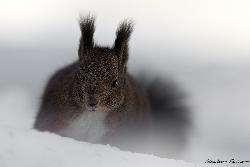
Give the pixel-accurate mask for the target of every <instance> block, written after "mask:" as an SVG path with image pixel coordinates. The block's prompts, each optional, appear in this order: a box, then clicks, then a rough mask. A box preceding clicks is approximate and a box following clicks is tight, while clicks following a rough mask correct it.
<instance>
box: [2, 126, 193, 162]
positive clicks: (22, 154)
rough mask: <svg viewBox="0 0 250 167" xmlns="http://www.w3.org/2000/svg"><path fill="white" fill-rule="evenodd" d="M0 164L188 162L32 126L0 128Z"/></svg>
mask: <svg viewBox="0 0 250 167" xmlns="http://www.w3.org/2000/svg"><path fill="white" fill-rule="evenodd" d="M0 133H1V142H0V166H1V167H20V166H25V167H45V166H46V167H72V166H74V167H77V166H85V167H95V166H96V167H102V166H106V167H117V166H143V167H148V166H157V167H161V166H162V167H166V166H171V167H175V166H180V167H181V166H185V167H194V166H195V165H193V164H191V163H186V162H183V161H176V160H170V159H162V158H158V157H156V156H152V155H143V154H137V153H130V152H124V151H120V150H119V149H117V148H112V147H110V146H104V145H95V144H90V143H86V142H79V141H76V140H73V139H70V138H66V137H61V136H58V135H55V134H50V133H42V132H38V131H35V130H21V129H14V128H6V127H4V128H3V127H1V128H0Z"/></svg>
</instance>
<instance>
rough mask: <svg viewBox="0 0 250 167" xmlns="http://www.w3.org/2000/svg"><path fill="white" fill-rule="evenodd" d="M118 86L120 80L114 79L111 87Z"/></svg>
mask: <svg viewBox="0 0 250 167" xmlns="http://www.w3.org/2000/svg"><path fill="white" fill-rule="evenodd" d="M117 86H118V81H117V80H114V81H113V83H112V85H111V87H112V88H114V87H117Z"/></svg>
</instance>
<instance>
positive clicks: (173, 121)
mask: <svg viewBox="0 0 250 167" xmlns="http://www.w3.org/2000/svg"><path fill="white" fill-rule="evenodd" d="M150 78H151V77H149V76H145V75H144V76H143V77H142V76H141V77H140V79H139V80H140V82H141V83H142V84H143V85H144V89H145V91H146V93H147V95H148V97H149V99H150V103H151V107H152V114H151V115H152V121H153V136H154V138H155V139H156V141H157V144H158V146H159V148H161V149H162V150H157V151H158V152H159V151H162V154H167V155H168V156H171V155H172V156H173V157H176V155H179V154H180V153H181V152H182V151H183V150H184V147H185V145H186V143H187V140H188V134H189V132H190V129H191V115H190V112H189V109H188V107H187V104H186V101H185V99H186V95H185V94H184V93H183V92H182V91H181V90H180V88H179V87H178V86H177V84H176V83H175V82H174V81H172V80H169V79H168V80H167V79H164V78H160V77H158V78H155V79H150ZM160 154H161V153H160Z"/></svg>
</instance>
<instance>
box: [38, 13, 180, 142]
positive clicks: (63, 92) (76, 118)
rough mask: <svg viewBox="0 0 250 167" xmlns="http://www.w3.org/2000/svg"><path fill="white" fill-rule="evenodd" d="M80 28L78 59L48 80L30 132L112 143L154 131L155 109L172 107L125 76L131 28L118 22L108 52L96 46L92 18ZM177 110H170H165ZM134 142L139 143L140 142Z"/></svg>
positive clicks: (167, 101)
mask: <svg viewBox="0 0 250 167" xmlns="http://www.w3.org/2000/svg"><path fill="white" fill-rule="evenodd" d="M79 24H80V30H81V37H80V42H79V48H78V57H79V58H78V60H77V61H76V62H74V63H72V64H70V65H68V66H66V67H63V68H62V69H60V70H59V71H57V72H56V73H55V74H54V75H53V76H52V77H51V78H50V80H49V81H48V83H47V86H46V88H45V91H44V94H43V96H42V103H41V106H40V110H39V112H38V115H37V117H36V121H35V124H34V128H35V129H37V130H40V131H50V132H54V133H57V134H59V135H62V136H66V137H71V138H74V139H77V140H81V141H88V142H93V143H108V144H112V142H111V141H115V140H113V139H115V138H119V139H120V138H123V137H125V138H127V137H128V135H127V134H128V133H127V132H131V133H130V134H132V136H136V135H137V134H142V133H143V132H145V131H150V129H151V130H152V128H150V127H152V124H153V123H154V122H157V121H154V118H159V117H161V116H159V114H158V113H159V112H157V111H155V113H156V114H155V115H156V116H154V108H155V106H158V108H157V107H156V108H157V110H158V111H159V105H166V104H168V103H171V104H173V103H172V102H169V98H167V99H166V100H165V101H162V99H157V98H159V96H158V95H157V94H155V93H156V92H157V91H158V93H159V94H160V96H161V97H163V96H162V94H161V93H162V92H161V90H159V89H158V88H157V87H158V86H157V85H154V86H153V87H151V88H150V86H147V87H146V86H145V84H143V83H141V82H140V81H138V80H137V79H135V78H134V77H132V76H131V75H130V74H129V73H128V71H127V62H128V56H129V47H128V46H129V44H128V43H129V39H130V36H131V33H132V31H133V27H134V23H133V22H132V21H130V20H125V21H123V22H121V23H120V25H119V27H118V28H117V31H116V39H115V41H114V45H113V46H112V47H102V46H99V45H97V44H95V42H94V39H93V35H94V32H95V17H94V16H91V15H87V16H83V17H81V18H80V20H79ZM143 82H144V81H143ZM145 82H146V81H145ZM145 82H144V83H145ZM155 83H157V82H155ZM151 86H152V85H151ZM156 88H157V89H156ZM159 88H160V87H159ZM170 89H172V88H170ZM155 90H157V91H156V92H155ZM162 91H164V89H162ZM167 91H169V90H167ZM170 91H172V90H170ZM163 93H164V92H163ZM168 93H169V92H167V93H166V94H168ZM152 98H153V99H152ZM163 98H165V97H163ZM157 101H158V102H157ZM165 103H166V104H165ZM173 106H174V105H173ZM175 107H176V106H174V107H172V108H171V107H169V105H168V106H167V107H165V109H166V108H167V110H171V109H173V108H175ZM160 110H162V112H165V113H171V112H172V111H169V112H168V111H163V110H164V109H160ZM173 112H178V111H176V110H175V111H173ZM152 115H153V116H152ZM121 136H122V137H121ZM138 140H139V141H140V142H141V141H142V138H140V139H138ZM123 141H124V140H123ZM114 143H115V142H114ZM121 143H122V142H121ZM114 145H115V144H114Z"/></svg>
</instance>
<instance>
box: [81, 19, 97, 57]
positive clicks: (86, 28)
mask: <svg viewBox="0 0 250 167" xmlns="http://www.w3.org/2000/svg"><path fill="white" fill-rule="evenodd" d="M79 24H80V30H81V38H80V45H79V50H78V54H79V56H80V55H81V54H82V53H84V52H85V51H86V50H87V49H90V48H93V47H94V40H93V35H94V32H95V17H94V16H92V15H90V14H89V15H87V16H80V19H79Z"/></svg>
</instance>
